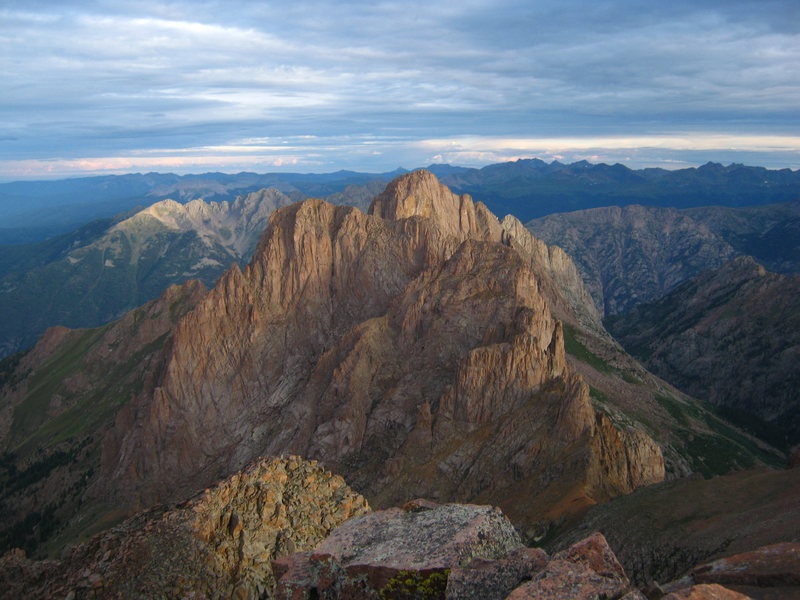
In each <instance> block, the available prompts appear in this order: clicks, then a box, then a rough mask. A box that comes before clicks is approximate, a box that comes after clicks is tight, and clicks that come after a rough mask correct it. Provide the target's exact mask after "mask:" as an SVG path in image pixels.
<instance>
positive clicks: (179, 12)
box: [0, 0, 800, 172]
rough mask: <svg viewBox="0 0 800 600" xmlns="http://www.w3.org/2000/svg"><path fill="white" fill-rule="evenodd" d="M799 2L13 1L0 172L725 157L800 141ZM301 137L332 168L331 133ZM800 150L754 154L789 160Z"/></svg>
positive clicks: (5, 55) (0, 111)
mask: <svg viewBox="0 0 800 600" xmlns="http://www.w3.org/2000/svg"><path fill="white" fill-rule="evenodd" d="M797 6H798V5H797V3H796V2H794V0H786V1H769V0H764V1H759V2H746V1H741V2H740V1H730V2H726V3H697V2H690V1H688V0H676V1H675V2H671V3H669V4H668V5H663V6H662V5H661V4H658V3H650V2H633V1H627V0H625V1H623V0H616V1H613V2H603V3H598V2H589V1H588V0H587V1H575V0H569V1H565V2H562V3H558V4H552V3H532V2H525V1H523V0H503V1H502V2H497V1H495V2H488V1H484V0H465V1H463V2H459V3H435V2H419V1H416V0H414V1H411V2H403V3H399V2H381V3H374V2H361V1H349V2H341V3H336V4H335V5H333V4H331V3H329V2H323V1H322V0H320V1H298V2H294V3H262V2H246V1H238V2H237V1H229V2H220V1H212V0H209V1H198V2H191V3H189V2H181V1H169V2H167V1H156V0H147V1H144V2H132V1H129V0H118V1H113V2H112V1H110V0H106V1H104V0H95V1H92V2H89V1H87V2H77V1H69V0H68V1H66V2H58V3H57V2H52V3H47V2H40V3H36V4H35V5H34V6H32V5H30V3H23V2H21V1H17V0H10V1H9V2H6V3H4V7H3V8H2V9H0V68H1V69H2V72H3V73H4V93H3V94H2V95H0V161H4V162H5V163H6V166H5V167H4V168H3V171H4V172H8V171H9V168H10V167H9V166H8V165H10V164H12V163H13V164H20V161H47V160H65V161H69V160H79V159H81V158H82V157H85V156H111V157H113V156H117V157H121V156H127V155H132V154H134V153H137V152H138V153H148V154H149V155H150V156H153V155H155V154H158V153H160V154H161V155H163V156H167V155H171V154H175V155H177V154H180V153H183V154H197V149H198V148H206V149H208V150H207V152H208V153H209V154H208V155H209V156H220V154H219V153H218V152H217V151H216V150H214V149H215V148H225V149H226V150H225V151H226V152H227V151H228V147H229V146H231V145H232V144H236V143H237V140H242V139H246V138H259V137H267V138H286V139H288V138H292V139H297V138H298V137H299V136H303V135H315V136H318V137H319V138H320V139H331V138H347V137H348V136H349V137H350V138H352V139H359V140H365V139H367V138H369V137H370V136H372V137H373V138H375V139H379V140H384V141H385V140H389V141H391V140H405V141H408V142H409V143H408V144H405V145H401V146H399V145H398V144H396V143H394V142H392V143H388V142H385V143H384V142H382V143H384V145H383V146H382V147H381V148H380V149H379V151H381V152H383V154H382V155H370V156H372V158H370V159H369V160H372V161H377V158H376V157H378V156H382V158H381V160H383V161H387V162H384V163H383V164H384V165H385V166H386V167H387V168H388V167H389V162H388V161H392V164H393V165H394V166H396V165H397V163H398V162H399V161H400V160H405V159H408V158H412V157H414V156H417V155H415V154H413V153H414V152H415V151H416V152H418V151H420V149H423V150H427V149H428V148H427V147H425V146H424V144H422V145H416V146H415V145H414V144H413V143H412V142H414V141H419V140H437V139H438V140H442V139H448V140H452V139H456V138H459V139H462V140H468V139H470V136H471V137H472V138H475V139H478V138H479V139H480V140H482V141H483V142H486V140H489V139H497V140H503V139H505V140H508V139H519V140H542V139H549V140H557V139H561V140H562V142H559V143H560V144H561V146H559V145H558V143H555V142H553V143H548V144H545V147H544V150H551V149H552V151H553V152H554V153H559V152H560V151H559V150H558V148H562V147H563V143H564V141H563V140H564V138H566V139H567V140H573V142H574V141H575V140H581V139H583V140H589V139H592V138H598V139H603V140H606V141H605V142H603V143H602V144H600V146H602V147H605V148H617V146H615V145H614V144H615V143H616V142H613V141H610V140H613V139H618V140H619V139H627V140H628V142H630V143H633V142H634V141H635V142H636V143H641V144H646V143H649V141H652V140H653V139H656V140H657V141H656V143H655V145H649V146H642V147H650V148H662V149H664V150H670V151H676V152H678V151H681V149H679V148H677V146H678V145H679V144H677V142H676V141H675V140H677V139H683V138H684V137H685V136H686V135H688V136H690V139H691V140H692V144H694V146H692V145H691V144H690V145H689V146H687V147H685V148H683V151H686V152H690V151H697V152H706V151H709V152H710V151H713V150H715V149H722V150H724V151H725V152H736V147H729V146H730V144H728V145H726V144H724V143H723V139H722V138H724V137H725V136H728V137H729V138H731V139H733V138H736V139H738V140H739V142H743V140H744V138H745V137H748V136H750V137H751V138H766V137H769V136H775V135H778V134H783V135H784V136H786V139H789V138H792V136H797V135H799V134H800V122H798V117H797V111H796V102H797V100H796V99H797V98H798V97H800V32H798V26H797V23H798V22H800V18H798V17H800V15H798V8H797ZM715 135H716V136H721V137H718V138H712V137H709V136H715ZM703 137H705V139H707V140H708V142H707V143H706V145H705V146H702V147H700V146H697V144H699V143H700V142H699V141H698V140H700V139H701V138H703ZM673 138H674V139H673ZM668 139H673V141H672V142H669V144H668V145H667V146H662V145H659V144H664V143H667V142H666V141H665V140H668ZM786 139H784V140H783V142H781V143H784V142H786ZM483 142H482V143H483ZM628 142H625V143H628ZM570 143H572V142H570ZM587 143H588V142H587ZM737 143H738V142H737ZM755 143H756V142H755V141H754V140H751V141H750V142H748V144H749V145H748V144H745V146H742V147H743V148H747V149H750V150H752V148H750V146H752V144H755ZM759 143H760V142H759ZM792 143H794V142H792ZM317 144H322V142H319V141H318V142H317ZM609 144H610V145H609ZM267 145H268V146H270V144H267ZM720 145H721V146H720ZM335 146H336V151H340V152H342V154H341V155H340V156H339V158H338V162H336V165H337V166H347V167H350V168H359V167H360V164H359V163H358V161H366V162H365V163H364V164H365V165H366V166H369V165H372V164H375V165H376V164H378V163H377V162H368V160H367V159H366V158H364V156H363V155H362V154H361V150H362V148H363V143H362V142H358V143H352V144H345V145H342V146H340V145H335ZM711 146H714V147H713V148H712V147H711ZM630 147H631V148H634V147H635V146H630ZM303 148H304V149H305V150H304V151H307V152H312V153H318V152H322V153H323V154H325V153H330V155H331V158H330V161H332V162H331V164H333V162H335V159H334V158H333V155H332V153H333V152H334V151H335V150H328V149H326V147H325V146H324V144H323V147H322V148H321V149H319V148H316V147H315V145H314V144H307V145H304V146H303ZM589 149H590V148H588V146H587V147H573V148H572V149H571V150H570V151H574V152H577V151H583V150H587V151H588V150H589ZM372 150H376V149H375V148H373V149H372ZM750 150H747V151H748V152H749V151H750ZM796 150H797V147H796V146H795V147H793V148H789V149H786V148H784V147H783V146H780V147H779V148H778V149H775V150H770V149H769V148H768V146H767V145H760V146H759V147H758V149H756V150H754V151H755V152H758V153H759V154H758V156H764V155H766V154H767V153H769V152H773V151H774V152H775V154H774V155H773V157H775V158H777V157H780V159H781V160H785V159H787V157H788V158H789V160H792V161H795V162H794V163H792V164H794V165H795V166H797V162H796V158H794V157H796V152H795V151H796ZM173 151H174V152H173ZM260 151H261V150H256V149H255V148H253V149H252V150H249V151H248V152H249V153H251V154H253V153H256V152H260ZM263 151H264V152H269V151H271V150H270V149H263ZM528 151H533V150H531V149H530V148H529V147H528V146H525V147H524V148H523V147H520V148H494V149H488V150H487V149H485V148H483V146H481V147H475V148H466V147H464V148H463V149H462V150H461V152H462V154H461V155H460V156H463V157H465V159H466V157H471V159H470V160H474V161H478V160H490V159H491V157H492V156H517V155H518V154H519V153H520V152H528ZM743 151H744V150H743ZM392 152H397V153H398V154H392ZM431 152H434V154H441V153H443V152H450V153H451V154H448V156H459V155H457V154H452V152H454V151H452V150H449V151H448V150H447V149H446V148H445V149H444V150H441V151H440V152H438V151H437V152H435V151H434V150H433V149H431ZM469 153H471V154H469ZM434 154H432V155H431V156H433V155H434ZM442 155H443V156H444V154H442ZM687 156H688V155H687ZM481 157H483V158H481ZM670 160H672V158H671V159H670ZM15 161H16V162H15ZM26 164H31V165H33V164H36V163H35V162H34V163H26ZM298 164H300V163H298ZM325 164H326V165H327V164H329V163H328V162H326V163H325ZM223 166H224V165H223ZM31 168H33V167H31Z"/></svg>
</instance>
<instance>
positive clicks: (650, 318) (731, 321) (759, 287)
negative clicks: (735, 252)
mask: <svg viewBox="0 0 800 600" xmlns="http://www.w3.org/2000/svg"><path fill="white" fill-rule="evenodd" d="M798 298H800V276H798V275H780V274H777V273H770V272H768V271H767V270H766V269H764V267H762V266H761V265H759V264H758V263H756V262H755V261H754V260H753V259H752V258H749V257H740V258H737V259H735V260H733V261H731V262H730V263H728V264H726V265H725V266H723V267H722V268H720V269H717V270H712V271H708V272H705V273H703V274H701V275H698V276H697V277H695V278H693V279H691V280H690V281H687V282H686V283H684V284H683V285H681V286H679V287H678V288H676V289H675V290H674V291H673V292H671V293H670V294H668V295H666V296H664V297H663V298H661V299H659V300H657V301H655V302H651V303H647V304H643V305H641V306H638V307H636V308H635V309H634V310H632V311H631V312H629V313H628V314H625V315H621V316H619V317H614V318H611V319H609V320H608V321H607V324H608V327H609V329H610V330H611V331H612V332H613V333H614V335H615V336H616V337H617V338H618V339H619V340H620V342H621V343H622V344H623V345H624V346H625V348H627V349H628V350H629V351H630V352H631V353H632V354H634V355H635V356H637V357H639V358H640V359H641V360H642V362H643V363H644V364H645V365H647V367H648V369H650V370H652V371H653V372H655V373H658V374H659V375H660V376H662V377H664V379H666V380H668V381H670V382H671V383H673V384H675V385H676V386H678V387H679V388H681V389H682V390H684V391H685V392H687V393H689V394H692V395H693V396H695V397H698V398H703V399H707V400H709V401H711V402H712V403H714V404H717V405H722V406H724V407H728V408H730V409H733V410H734V411H739V412H744V413H751V414H755V415H757V416H759V417H760V418H761V419H763V420H764V421H767V422H769V423H772V424H773V425H775V427H777V428H778V429H780V430H782V431H783V432H784V434H785V435H786V436H788V441H789V442H790V443H797V442H798V441H800V406H798V402H797V400H798V395H797V389H798V385H800V372H798V369H797V365H798V364H800V300H798ZM744 418H745V419H746V417H744Z"/></svg>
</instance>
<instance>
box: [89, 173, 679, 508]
mask: <svg viewBox="0 0 800 600" xmlns="http://www.w3.org/2000/svg"><path fill="white" fill-rule="evenodd" d="M371 213H372V214H370V215H365V214H364V213H362V212H360V211H358V210H356V209H353V208H346V207H334V206H332V205H330V204H327V203H325V202H322V201H313V200H311V201H306V202H303V203H299V204H296V205H293V206H290V207H287V208H285V209H282V210H279V211H277V212H276V213H274V215H273V217H272V219H271V220H270V225H269V228H268V229H267V232H266V233H265V235H264V237H263V238H262V240H261V243H260V245H259V248H258V249H257V251H256V253H255V255H254V258H253V260H252V262H251V263H250V265H249V266H248V267H247V268H246V269H245V270H244V272H242V271H240V270H239V269H238V268H236V267H234V268H233V269H232V270H231V271H229V272H228V273H227V274H226V275H225V276H224V277H223V278H222V279H221V281H220V282H219V284H218V285H217V287H216V288H215V289H214V290H212V291H211V292H210V293H209V294H208V296H207V297H206V298H205V299H204V301H203V302H202V303H201V304H200V305H199V306H198V307H197V309H196V310H195V311H193V312H192V313H191V314H190V315H187V317H186V318H185V319H184V320H183V321H182V322H181V323H180V324H179V326H178V327H177V329H176V331H175V343H174V345H173V346H172V348H171V350H170V352H169V353H168V354H167V355H166V356H165V361H164V366H163V368H162V369H161V371H160V374H159V377H158V379H157V380H156V381H154V382H153V385H152V386H151V387H149V388H148V389H146V390H145V391H144V392H143V393H142V394H141V395H140V396H139V397H138V398H137V399H136V400H135V401H134V402H132V403H130V404H128V405H127V406H126V407H125V408H124V409H123V410H122V411H121V413H120V415H119V417H118V420H117V427H116V428H115V430H114V431H113V432H112V433H111V435H109V437H108V443H107V445H106V446H105V453H104V464H105V465H107V469H106V470H105V472H104V475H105V478H104V481H105V484H104V485H103V486H102V488H104V489H98V492H99V493H102V494H103V495H107V494H111V495H116V496H117V497H129V496H130V495H133V497H135V498H138V499H139V501H140V502H141V503H142V504H143V505H147V504H148V503H151V502H153V501H157V500H160V499H163V498H165V497H169V496H170V495H171V494H174V493H175V492H176V491H179V490H181V489H186V488H188V487H192V486H197V485H204V484H205V483H206V481H207V480H208V479H209V478H210V477H211V476H213V474H214V472H213V470H210V467H211V461H210V460H209V458H208V457H214V459H213V463H214V465H215V467H214V468H215V469H222V471H223V472H224V471H225V470H227V469H232V468H234V467H236V466H237V465H239V464H240V463H241V462H243V461H246V460H249V459H250V458H252V456H255V455H259V454H276V453H280V452H286V451H291V452H296V453H299V454H302V455H304V456H308V457H311V458H324V460H325V461H326V463H327V464H329V465H331V466H332V467H333V468H335V469H336V470H338V471H339V472H342V473H343V474H345V475H346V476H347V478H348V481H350V482H351V483H352V484H353V485H355V486H356V487H358V488H359V489H362V490H364V491H365V493H366V494H367V495H368V496H369V497H370V498H372V499H374V501H375V502H377V503H378V504H380V505H384V506H386V505H391V504H398V503H402V502H403V501H405V500H406V499H408V497H409V496H411V497H414V496H428V497H433V498H439V499H458V500H465V501H472V500H480V499H487V500H488V499H497V500H498V502H499V503H500V504H501V506H502V505H503V504H502V501H501V500H500V499H501V498H504V497H505V498H509V499H511V498H512V497H513V496H514V495H516V494H519V493H521V492H522V490H523V489H538V490H541V489H543V488H545V489H546V488H550V490H551V493H550V495H549V496H548V495H545V496H542V497H543V498H548V497H549V498H550V500H549V502H551V504H550V508H552V507H553V505H554V504H558V503H559V502H561V501H562V500H563V499H564V497H565V496H568V495H569V496H573V497H576V496H587V497H590V498H592V501H597V500H601V499H603V498H606V497H608V496H609V495H611V494H617V493H624V492H628V491H631V490H632V489H634V488H635V487H637V486H639V485H643V484H646V483H650V482H652V481H656V480H659V479H660V478H661V477H663V459H662V457H661V452H660V450H659V448H658V447H657V446H656V444H655V443H654V442H652V440H650V439H649V438H647V436H645V435H644V434H641V435H638V436H635V439H634V438H630V436H628V435H627V434H626V433H625V432H613V431H610V430H609V429H608V428H607V427H603V426H598V424H597V423H596V421H595V415H594V411H593V409H592V407H591V404H590V402H589V399H588V393H587V391H588V390H587V388H586V386H585V384H584V383H583V382H582V381H581V380H580V378H579V377H578V376H576V375H575V374H573V373H572V372H571V371H570V369H569V368H568V367H567V364H566V360H565V358H564V350H563V331H562V327H561V324H560V322H559V321H557V320H556V319H555V318H554V317H553V315H552V313H551V311H550V309H549V305H550V302H549V301H548V294H545V293H544V292H543V291H542V290H545V289H548V290H550V291H551V292H552V293H555V290H556V289H557V285H556V284H555V283H554V282H553V281H552V279H551V278H550V276H549V275H548V273H547V272H539V271H534V270H533V266H532V265H533V264H534V262H535V261H533V259H532V258H531V256H530V255H529V254H526V253H525V252H523V251H520V250H516V249H514V248H513V247H509V244H510V245H511V246H514V245H515V242H513V241H512V239H511V238H510V237H509V236H510V234H509V233H508V231H506V230H505V229H503V227H502V226H501V224H500V223H499V221H498V220H497V219H496V218H495V217H494V216H493V215H491V213H489V212H488V210H487V209H486V208H485V207H484V206H483V205H481V204H474V203H472V201H471V200H470V199H469V198H468V197H466V196H456V195H455V194H452V193H451V192H450V191H449V190H447V188H446V187H444V186H442V185H441V184H440V183H438V181H437V180H436V178H435V177H434V176H433V175H432V174H430V173H427V172H415V173H411V174H409V175H406V176H403V177H400V178H398V179H397V180H395V181H394V182H392V183H391V184H390V185H389V186H388V187H387V189H386V191H385V192H384V193H383V194H381V195H380V196H378V197H377V198H376V199H375V201H374V203H373V207H372V209H371ZM520 235H522V234H520ZM524 235H526V236H527V235H528V234H527V233H526V232H524ZM514 239H516V238H514ZM504 241H505V243H503V242H504ZM516 245H517V246H520V245H521V244H519V243H516ZM529 245H530V244H529ZM551 262H552V261H551ZM553 268H554V269H555V267H553ZM560 306H561V307H562V310H563V311H565V312H566V311H569V310H570V308H569V303H568V302H566V301H563V300H562V301H561V304H560ZM545 436H546V438H547V443H543V440H544V437H545ZM134 448H135V450H134ZM578 448H584V449H585V450H584V451H579V450H578ZM198 450H199V451H198ZM612 456H613V459H612ZM619 456H623V457H625V458H626V459H627V460H628V462H629V463H631V464H634V463H635V464H636V466H634V467H633V468H628V467H627V466H626V467H625V468H623V469H621V470H615V469H613V468H610V469H608V470H603V469H602V468H601V465H602V464H610V463H611V462H613V461H615V460H616V459H617V458H618V457H619ZM643 462H646V463H647V464H646V465H644V464H640V463H643ZM554 483H555V484H556V485H557V486H558V487H559V490H558V491H557V490H555V489H553V484H554ZM504 508H505V507H504ZM508 508H509V510H510V509H511V508H512V507H510V506H509V507H508ZM519 512H520V511H517V514H516V515H514V516H515V517H516V516H518V514H519Z"/></svg>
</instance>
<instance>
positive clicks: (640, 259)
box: [526, 200, 800, 315]
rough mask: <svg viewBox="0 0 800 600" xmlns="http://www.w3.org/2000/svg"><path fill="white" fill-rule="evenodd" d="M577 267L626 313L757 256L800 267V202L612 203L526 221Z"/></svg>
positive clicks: (608, 307) (606, 304) (786, 268)
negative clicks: (697, 277)
mask: <svg viewBox="0 0 800 600" xmlns="http://www.w3.org/2000/svg"><path fill="white" fill-rule="evenodd" d="M526 226H527V227H528V229H529V230H530V231H531V233H533V234H534V235H535V236H536V237H538V238H540V239H542V240H544V241H545V242H546V243H548V244H555V245H557V246H560V247H561V248H563V249H564V250H565V251H566V252H567V254H569V255H570V256H571V257H572V258H573V259H574V260H575V262H576V264H577V265H578V268H579V269H580V271H581V275H582V277H583V280H584V283H585V284H586V287H587V288H588V290H589V292H590V293H591V294H592V297H593V298H594V300H595V303H596V304H597V306H598V308H599V309H600V310H602V312H603V313H604V314H606V315H614V314H620V313H624V312H626V311H628V310H630V309H631V308H633V307H634V306H636V305H637V304H640V303H642V302H647V301H650V300H655V299H657V298H660V297H661V296H663V295H664V294H665V293H667V292H669V291H670V290H672V289H673V288H674V287H675V286H677V285H679V284H680V283H682V282H684V281H686V280H687V279H689V278H691V277H694V276H695V275H697V274H699V273H701V272H702V271H705V270H707V269H715V268H717V267H720V266H722V265H723V264H724V263H726V262H727V261H728V260H730V259H732V258H734V257H735V256H742V255H751V256H753V257H754V258H755V259H756V260H758V261H759V262H760V263H761V264H763V265H764V266H766V267H767V268H768V269H769V270H772V271H777V272H782V273H796V272H800V200H795V201H793V202H784V203H780V204H770V205H766V206H754V207H742V208H731V207H722V206H707V207H698V208H689V209H683V210H676V209H673V208H661V207H644V206H639V205H631V206H624V207H619V206H609V207H603V208H595V209H590V210H584V211H575V212H571V213H560V214H553V215H548V216H546V217H542V218H539V219H534V220H532V221H530V222H528V223H527V225H526Z"/></svg>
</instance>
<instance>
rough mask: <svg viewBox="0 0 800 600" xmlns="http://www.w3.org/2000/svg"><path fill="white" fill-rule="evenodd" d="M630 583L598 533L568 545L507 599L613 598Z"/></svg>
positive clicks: (620, 593)
mask: <svg viewBox="0 0 800 600" xmlns="http://www.w3.org/2000/svg"><path fill="white" fill-rule="evenodd" d="M629 588H630V582H629V581H628V577H627V575H625V571H624V569H623V568H622V566H621V565H620V564H619V561H617V558H616V556H614V553H613V552H612V550H611V548H610V547H609V545H608V543H607V542H606V539H605V538H604V537H603V535H602V534H601V533H595V534H593V535H591V536H590V537H588V538H586V539H585V540H581V541H580V542H578V543H577V544H574V545H573V546H570V547H569V548H567V549H566V550H564V551H562V552H559V553H558V554H556V555H555V556H554V557H553V560H551V561H550V562H549V563H548V564H547V566H546V567H545V568H544V569H542V570H541V571H540V572H539V573H537V574H536V575H535V576H534V577H533V579H532V580H531V581H530V582H529V583H525V584H523V585H522V586H520V587H519V588H517V589H516V590H514V591H513V592H512V593H511V594H509V596H508V600H531V599H536V600H551V599H552V600H556V599H557V598H574V599H583V598H585V599H586V600H590V599H595V598H616V597H619V596H621V595H622V594H624V593H625V592H626V591H627V590H628V589H629Z"/></svg>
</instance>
